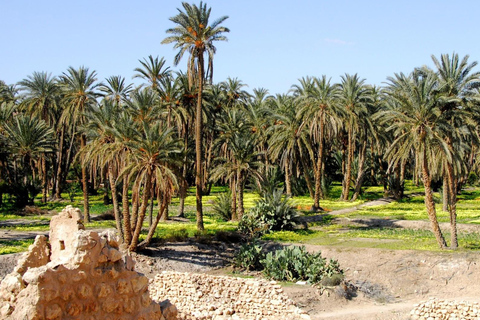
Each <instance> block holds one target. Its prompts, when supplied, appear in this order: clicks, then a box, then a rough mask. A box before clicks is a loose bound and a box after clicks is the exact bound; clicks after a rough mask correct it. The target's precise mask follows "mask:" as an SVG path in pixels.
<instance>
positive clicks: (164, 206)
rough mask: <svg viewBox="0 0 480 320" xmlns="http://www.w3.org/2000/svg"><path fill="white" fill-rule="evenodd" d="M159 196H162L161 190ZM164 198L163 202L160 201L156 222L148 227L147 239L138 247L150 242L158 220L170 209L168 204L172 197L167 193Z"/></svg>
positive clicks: (143, 246)
mask: <svg viewBox="0 0 480 320" xmlns="http://www.w3.org/2000/svg"><path fill="white" fill-rule="evenodd" d="M159 197H160V192H159ZM161 198H162V199H163V200H162V202H161V204H160V203H159V204H158V205H159V207H160V209H159V210H158V214H157V216H156V217H155V221H154V223H153V224H152V225H151V226H150V228H149V229H148V234H147V237H146V238H145V240H143V241H142V242H141V243H140V244H139V245H138V248H145V247H146V246H148V245H149V244H150V242H151V241H152V239H153V236H154V235H155V231H156V230H157V226H158V222H159V221H160V219H161V217H163V216H164V215H165V211H166V210H167V209H168V204H169V203H170V198H167V197H166V196H165V195H164V196H163V197H161Z"/></svg>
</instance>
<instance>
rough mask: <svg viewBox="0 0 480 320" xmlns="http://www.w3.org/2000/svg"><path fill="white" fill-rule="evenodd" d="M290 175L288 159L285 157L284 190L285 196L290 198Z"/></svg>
mask: <svg viewBox="0 0 480 320" xmlns="http://www.w3.org/2000/svg"><path fill="white" fill-rule="evenodd" d="M291 179H292V174H291V173H290V165H289V161H288V157H285V189H286V192H287V196H289V197H291V196H292V181H291Z"/></svg>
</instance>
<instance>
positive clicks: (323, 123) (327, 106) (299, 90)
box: [294, 75, 341, 210]
mask: <svg viewBox="0 0 480 320" xmlns="http://www.w3.org/2000/svg"><path fill="white" fill-rule="evenodd" d="M294 90H295V92H296V95H297V99H298V101H299V103H300V105H301V107H300V109H299V110H298V115H297V116H298V117H299V118H300V119H303V121H304V123H305V124H306V125H308V127H309V128H310V134H311V135H312V137H313V141H315V142H316V144H317V156H316V161H315V159H312V163H313V169H314V178H315V193H314V201H313V207H312V209H313V210H318V209H320V198H322V197H323V192H322V179H323V176H324V167H325V166H324V157H325V144H326V141H325V140H326V139H329V135H330V138H332V135H334V134H335V133H336V132H337V131H338V128H339V127H340V126H341V124H340V114H341V113H340V112H341V110H339V108H338V104H337V103H336V99H337V96H338V86H336V85H332V84H330V79H327V77H326V76H325V75H324V76H322V77H321V78H313V79H311V78H306V79H301V80H300V85H297V86H294Z"/></svg>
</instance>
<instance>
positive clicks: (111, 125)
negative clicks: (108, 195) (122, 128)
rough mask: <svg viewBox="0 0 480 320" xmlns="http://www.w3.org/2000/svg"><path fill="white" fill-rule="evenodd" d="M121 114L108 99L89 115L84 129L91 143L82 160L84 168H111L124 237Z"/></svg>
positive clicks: (116, 213)
mask: <svg viewBox="0 0 480 320" xmlns="http://www.w3.org/2000/svg"><path fill="white" fill-rule="evenodd" d="M121 115H122V113H121V107H120V106H119V105H118V104H117V103H116V100H107V99H104V100H103V101H102V104H101V105H100V106H98V107H97V106H94V107H92V108H91V110H90V111H89V112H87V114H86V117H87V121H86V123H85V124H84V125H83V129H84V132H85V134H86V135H87V138H88V139H89V141H90V143H88V144H87V145H86V146H85V147H84V148H83V149H82V150H80V157H81V159H82V166H86V165H90V167H98V168H104V167H106V168H107V174H108V181H109V183H110V190H111V192H112V202H113V212H114V216H115V222H116V226H117V230H118V232H119V233H120V235H121V237H122V238H124V236H123V229H122V221H121V218H120V217H121V216H120V206H119V203H118V197H117V183H116V182H117V177H118V172H119V170H120V168H121V163H122V156H123V155H122V145H121V144H120V143H118V141H116V136H117V131H116V128H117V126H118V125H119V121H120V117H121Z"/></svg>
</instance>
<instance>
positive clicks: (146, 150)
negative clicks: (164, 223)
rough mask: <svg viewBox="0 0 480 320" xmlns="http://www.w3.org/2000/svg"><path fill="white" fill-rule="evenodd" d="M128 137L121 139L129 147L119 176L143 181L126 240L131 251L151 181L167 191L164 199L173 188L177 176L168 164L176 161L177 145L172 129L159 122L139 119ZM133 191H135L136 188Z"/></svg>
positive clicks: (148, 194) (148, 197)
mask: <svg viewBox="0 0 480 320" xmlns="http://www.w3.org/2000/svg"><path fill="white" fill-rule="evenodd" d="M132 138H133V139H132V140H130V141H126V142H125V144H126V146H127V147H128V148H129V149H130V150H132V152H131V160H130V163H129V164H128V165H127V166H126V167H125V168H124V169H123V170H122V172H121V174H120V176H123V175H128V176H129V177H131V179H133V180H134V185H143V194H142V200H141V207H140V208H139V212H138V215H137V217H136V220H137V221H136V222H135V229H134V230H133V235H132V240H131V242H130V243H127V245H128V246H129V249H130V250H131V251H135V250H137V246H138V241H139V236H140V232H141V230H142V227H143V221H144V219H145V214H146V210H147V205H148V203H149V200H150V198H151V196H152V187H153V185H154V184H157V185H159V186H161V189H162V190H163V191H165V192H168V194H169V195H168V196H165V197H164V199H163V200H164V201H169V199H170V198H171V194H172V193H173V189H174V188H175V187H176V185H177V179H176V176H175V174H174V173H173V170H172V167H171V166H172V165H178V155H179V154H180V152H181V146H180V144H179V143H180V142H179V140H178V139H174V138H173V131H172V130H171V129H167V128H166V127H165V126H164V125H163V124H161V123H160V122H156V123H154V124H151V123H150V122H143V123H142V125H141V126H139V128H138V129H137V131H136V134H135V135H134V136H132ZM135 192H137V193H139V192H140V188H136V190H135ZM138 196H140V195H138ZM164 207H165V206H164ZM160 216H161V213H160V212H159V216H158V218H157V220H156V223H158V221H159V219H160ZM156 223H155V224H152V226H150V230H149V235H148V236H147V239H151V238H152V236H153V232H154V231H155V229H156ZM148 241H149V240H148Z"/></svg>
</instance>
